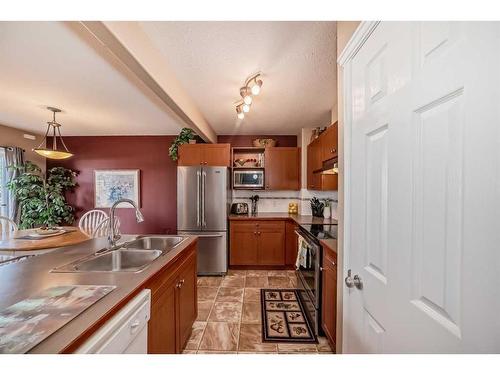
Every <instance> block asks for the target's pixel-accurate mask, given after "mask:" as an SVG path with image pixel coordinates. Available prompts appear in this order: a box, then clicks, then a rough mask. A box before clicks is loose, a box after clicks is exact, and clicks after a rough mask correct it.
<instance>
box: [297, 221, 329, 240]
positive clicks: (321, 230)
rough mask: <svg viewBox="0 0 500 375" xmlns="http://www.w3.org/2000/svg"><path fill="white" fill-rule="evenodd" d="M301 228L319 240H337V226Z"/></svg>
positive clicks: (326, 225) (324, 225) (322, 225)
mask: <svg viewBox="0 0 500 375" xmlns="http://www.w3.org/2000/svg"><path fill="white" fill-rule="evenodd" d="M301 227H302V228H303V229H304V230H306V231H307V232H308V234H310V235H311V236H313V237H314V238H316V239H318V240H325V239H330V238H331V239H337V225H336V224H304V225H301Z"/></svg>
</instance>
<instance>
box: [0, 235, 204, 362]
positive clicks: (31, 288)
mask: <svg viewBox="0 0 500 375" xmlns="http://www.w3.org/2000/svg"><path fill="white" fill-rule="evenodd" d="M136 237H137V236H125V235H124V236H123V237H122V241H123V242H125V241H130V240H133V239H134V238H136ZM196 239H197V237H196V236H188V238H187V239H186V240H185V241H183V242H182V243H180V244H179V245H178V246H177V247H175V248H174V249H173V250H171V251H170V252H168V253H166V254H165V255H162V256H161V257H160V258H158V259H157V260H155V261H154V262H153V263H152V264H151V265H150V266H149V267H147V268H146V269H145V270H143V271H142V272H139V273H133V272H93V273H51V272H49V271H50V270H51V269H53V268H54V267H57V266H62V265H65V264H67V263H70V262H73V261H75V260H77V259H80V258H82V257H84V256H87V255H89V254H92V253H93V252H95V251H97V250H99V249H102V248H104V247H106V246H107V239H105V238H95V239H90V240H88V241H85V242H83V243H81V244H78V245H74V246H69V247H65V248H60V249H56V250H54V251H52V252H50V253H48V254H43V255H39V256H36V257H32V258H29V259H26V260H24V261H22V262H20V263H15V264H9V265H5V266H2V267H1V269H0V310H2V309H4V308H6V307H9V306H10V305H13V304H14V303H16V302H19V301H22V300H23V299H26V298H28V297H30V296H34V295H36V294H37V293H40V292H41V291H43V290H44V289H47V288H50V287H54V286H61V285H116V286H117V288H116V289H115V290H114V291H112V292H111V293H109V294H108V295H106V296H105V297H104V298H102V299H101V300H99V301H98V302H96V303H95V304H93V305H92V306H91V307H89V308H88V309H87V310H85V311H84V312H83V313H81V314H80V315H78V316H77V317H76V318H75V319H73V320H71V321H70V322H69V323H68V324H66V325H64V326H63V327H61V328H60V329H59V330H57V331H56V332H55V333H54V334H52V335H51V336H49V337H48V338H46V339H45V340H44V341H42V342H41V343H40V344H38V345H37V346H35V347H34V348H33V349H31V350H30V351H29V353H60V352H63V351H64V350H65V348H67V347H68V346H69V345H70V344H71V343H72V342H74V341H75V340H77V339H78V338H79V337H80V336H82V335H83V334H84V333H85V332H86V331H88V330H89V328H90V327H92V326H93V325H95V324H97V323H98V322H100V321H102V320H106V319H108V318H109V317H108V316H107V315H108V313H109V312H110V310H112V309H113V308H114V307H115V306H117V305H118V304H120V302H122V301H123V300H125V299H127V298H129V297H130V296H132V295H133V294H135V292H137V291H138V290H139V289H140V288H141V286H142V285H144V283H146V282H147V281H148V280H149V279H150V278H152V277H153V276H154V275H156V274H157V273H158V272H159V271H160V270H162V269H163V268H164V267H166V266H167V265H169V264H171V263H172V262H174V261H175V260H176V259H178V257H179V255H180V254H181V253H182V251H183V250H184V249H186V248H187V247H188V246H189V245H191V244H192V243H193V242H195V241H196Z"/></svg>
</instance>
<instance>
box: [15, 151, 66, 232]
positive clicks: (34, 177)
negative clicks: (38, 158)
mask: <svg viewBox="0 0 500 375" xmlns="http://www.w3.org/2000/svg"><path fill="white" fill-rule="evenodd" d="M10 168H12V169H17V170H18V171H19V175H18V176H17V177H15V178H14V179H12V180H11V181H10V182H8V183H7V188H8V189H9V190H10V191H11V192H12V193H13V194H14V195H15V197H16V198H17V200H18V201H19V208H20V210H21V218H20V223H19V227H20V228H21V229H28V228H34V227H38V226H47V227H52V226H56V225H61V224H72V223H73V221H74V220H75V217H74V209H73V207H71V206H70V205H69V204H68V203H67V202H66V198H65V193H66V191H69V190H72V189H73V188H74V187H75V186H76V182H75V176H76V172H74V171H72V170H70V169H66V168H63V167H54V168H51V169H49V170H48V171H47V174H46V175H44V174H43V173H42V170H41V169H40V167H38V166H37V165H36V164H33V163H31V162H29V161H27V162H26V163H24V164H22V165H16V166H12V167H10Z"/></svg>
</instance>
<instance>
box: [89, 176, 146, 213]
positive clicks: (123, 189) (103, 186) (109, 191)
mask: <svg viewBox="0 0 500 375" xmlns="http://www.w3.org/2000/svg"><path fill="white" fill-rule="evenodd" d="M140 185H141V181H140V170H139V169H108V170H95V171H94V207H95V208H110V207H111V206H112V205H113V203H114V202H116V201H117V200H119V199H132V200H133V201H134V202H136V203H137V206H138V207H140V206H141V202H140V196H141V195H140ZM118 207H130V206H128V205H127V204H123V205H121V204H120V205H119V206H118Z"/></svg>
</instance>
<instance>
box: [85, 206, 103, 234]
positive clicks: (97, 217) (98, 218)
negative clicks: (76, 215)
mask: <svg viewBox="0 0 500 375" xmlns="http://www.w3.org/2000/svg"><path fill="white" fill-rule="evenodd" d="M107 218H108V214H107V213H106V212H104V211H102V210H90V211H88V212H85V214H84V215H83V216H82V217H81V218H80V221H79V222H78V227H79V228H80V230H81V231H82V232H84V233H85V234H86V235H88V236H92V233H94V231H95V230H96V228H97V227H98V226H99V225H100V224H101V222H102V221H104V220H106V219H107Z"/></svg>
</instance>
